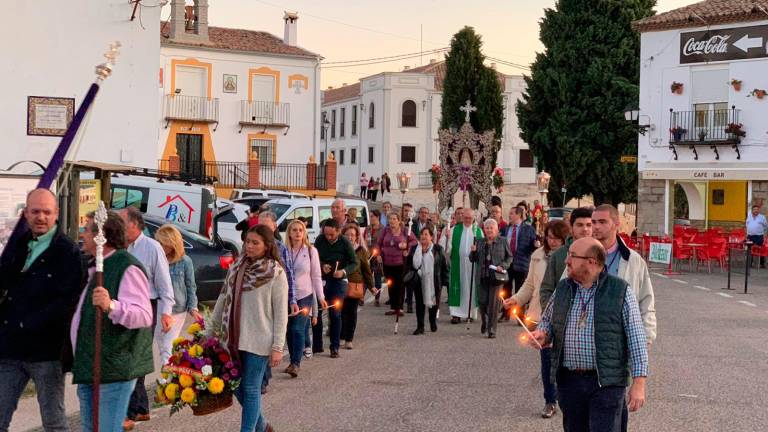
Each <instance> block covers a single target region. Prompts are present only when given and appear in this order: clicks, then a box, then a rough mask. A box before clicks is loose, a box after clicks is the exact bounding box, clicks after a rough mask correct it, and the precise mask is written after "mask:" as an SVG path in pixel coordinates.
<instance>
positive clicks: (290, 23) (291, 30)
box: [283, 12, 299, 46]
mask: <svg viewBox="0 0 768 432" xmlns="http://www.w3.org/2000/svg"><path fill="white" fill-rule="evenodd" d="M283 21H285V32H284V33H283V42H285V44H286V45H290V46H296V43H297V42H298V25H299V24H298V21H299V14H298V13H296V12H285V15H283Z"/></svg>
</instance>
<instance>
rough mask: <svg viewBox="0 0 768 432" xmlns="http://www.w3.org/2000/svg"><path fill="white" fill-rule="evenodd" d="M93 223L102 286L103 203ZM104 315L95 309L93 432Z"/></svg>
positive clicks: (96, 424)
mask: <svg viewBox="0 0 768 432" xmlns="http://www.w3.org/2000/svg"><path fill="white" fill-rule="evenodd" d="M93 221H94V223H95V224H96V228H98V230H99V232H98V234H96V236H95V237H94V238H93V241H94V242H95V243H96V272H95V273H94V275H93V276H94V280H95V282H96V284H95V285H94V286H97V287H100V286H104V245H105V244H106V243H107V238H106V237H104V223H105V222H106V221H107V208H106V207H105V206H104V201H99V208H98V209H97V210H96V214H95V215H94V217H93ZM103 315H104V311H102V310H101V309H99V308H96V324H95V325H96V327H95V329H96V330H95V332H94V339H95V340H94V344H93V346H94V348H93V411H92V414H93V430H94V432H99V399H100V391H99V390H100V389H99V386H100V384H101V319H102V316H103Z"/></svg>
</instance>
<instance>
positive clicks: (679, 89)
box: [670, 81, 683, 94]
mask: <svg viewBox="0 0 768 432" xmlns="http://www.w3.org/2000/svg"><path fill="white" fill-rule="evenodd" d="M670 89H671V90H672V93H676V94H683V83H679V82H677V81H672V85H671V86H670Z"/></svg>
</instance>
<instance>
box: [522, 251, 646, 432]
mask: <svg viewBox="0 0 768 432" xmlns="http://www.w3.org/2000/svg"><path fill="white" fill-rule="evenodd" d="M605 256H606V254H605V249H604V248H603V246H602V245H601V244H600V242H599V241H597V240H595V239H593V238H582V239H579V240H576V241H575V242H573V244H572V245H571V247H570V249H569V251H568V257H567V259H566V265H567V268H568V278H566V279H563V280H562V281H560V282H559V283H558V285H557V289H555V293H554V295H553V296H552V300H551V301H550V302H549V304H548V305H547V308H546V310H545V311H544V314H543V315H542V317H541V322H540V323H539V326H538V329H537V330H536V331H534V332H533V336H534V338H535V340H536V341H537V342H538V343H539V344H541V345H547V344H549V343H552V373H551V376H552V379H553V380H554V381H555V383H556V384H557V393H558V402H559V403H560V409H561V410H562V411H563V427H564V430H566V431H568V432H580V431H584V432H589V431H607V432H611V431H616V432H618V431H621V430H622V427H625V426H624V425H623V424H622V423H623V421H625V420H623V417H622V407H623V405H624V404H625V403H627V404H628V406H629V411H637V410H638V409H640V408H641V407H642V406H643V404H644V402H645V380H646V377H647V376H648V347H647V340H646V337H645V330H644V328H643V320H642V318H641V316H640V308H639V306H638V304H637V300H636V299H635V295H634V293H633V291H632V289H630V288H629V287H628V285H627V282H625V281H624V280H623V279H620V278H618V277H616V276H613V275H611V274H609V273H607V272H605V271H603V269H604V266H605ZM532 343H533V342H532ZM630 377H631V378H632V386H631V387H630V388H629V394H628V399H629V400H628V401H627V400H626V398H625V392H626V387H627V385H628V383H629V379H630Z"/></svg>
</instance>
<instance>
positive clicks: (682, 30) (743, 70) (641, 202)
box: [634, 0, 768, 233]
mask: <svg viewBox="0 0 768 432" xmlns="http://www.w3.org/2000/svg"><path fill="white" fill-rule="evenodd" d="M743 3H744V2H739V1H723V0H708V1H704V2H700V3H696V4H694V5H690V6H686V7H683V8H680V9H676V10H672V11H669V12H666V13H662V14H659V15H656V16H653V17H649V18H646V19H643V20H640V21H637V22H635V23H634V26H635V28H636V29H637V30H638V31H640V33H641V49H640V56H641V58H640V68H641V69H640V116H639V121H640V123H641V124H643V125H647V126H649V130H648V132H647V133H646V134H645V135H639V136H638V170H639V178H640V180H639V193H638V230H639V231H640V232H649V233H671V232H672V227H673V225H674V224H675V223H690V224H692V225H696V226H699V227H701V228H704V227H712V226H725V227H730V226H737V225H738V226H743V223H744V220H745V218H746V215H747V212H748V209H749V207H750V206H751V205H752V204H759V205H763V204H764V203H765V200H766V198H768V122H766V121H765V119H766V118H768V97H765V98H764V97H763V96H764V95H765V89H766V88H768V2H766V1H765V0H762V1H756V2H753V5H751V6H750V7H745V6H744V4H743Z"/></svg>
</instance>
